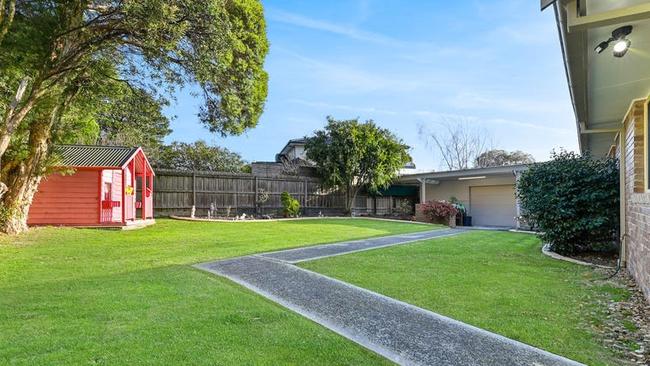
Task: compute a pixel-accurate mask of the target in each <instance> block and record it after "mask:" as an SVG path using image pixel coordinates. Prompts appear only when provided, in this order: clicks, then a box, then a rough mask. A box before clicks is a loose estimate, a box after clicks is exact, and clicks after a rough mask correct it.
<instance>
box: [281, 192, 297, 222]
mask: <svg viewBox="0 0 650 366" xmlns="http://www.w3.org/2000/svg"><path fill="white" fill-rule="evenodd" d="M280 200H281V201H282V214H283V215H284V217H297V216H298V214H299V213H300V202H299V201H298V200H297V199H295V198H293V197H291V195H290V194H289V192H282V195H281V196H280Z"/></svg>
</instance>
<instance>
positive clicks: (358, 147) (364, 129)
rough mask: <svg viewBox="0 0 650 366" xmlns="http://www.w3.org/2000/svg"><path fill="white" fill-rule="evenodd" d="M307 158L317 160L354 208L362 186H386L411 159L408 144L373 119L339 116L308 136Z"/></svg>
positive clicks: (347, 205) (328, 181)
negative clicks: (338, 118) (342, 118)
mask: <svg viewBox="0 0 650 366" xmlns="http://www.w3.org/2000/svg"><path fill="white" fill-rule="evenodd" d="M305 148H306V152H307V158H308V159H309V160H311V161H313V162H314V163H315V164H316V167H317V171H318V174H319V175H320V177H321V178H322V180H323V183H324V185H325V186H327V187H330V188H336V189H340V190H341V191H343V192H344V193H345V210H346V212H347V213H348V214H349V213H351V210H352V204H353V202H354V199H355V197H356V196H357V193H358V192H359V190H360V189H361V188H366V189H367V190H369V191H370V192H377V191H378V190H380V189H383V188H387V187H388V186H389V185H390V183H391V182H392V181H393V180H394V179H395V178H396V177H397V175H398V173H399V169H401V168H402V167H404V164H406V163H408V162H409V161H411V157H410V156H409V153H408V151H409V147H408V146H407V145H405V144H404V143H403V142H402V140H401V139H399V138H398V137H397V136H395V135H394V134H393V133H392V132H390V131H389V130H387V129H384V128H380V127H379V126H377V125H376V124H375V123H374V122H373V121H372V120H369V121H366V122H359V120H358V119H352V120H336V119H334V118H332V117H327V126H325V128H324V129H323V130H319V131H316V132H315V133H314V135H313V136H312V137H309V138H308V139H307V144H306V146H305Z"/></svg>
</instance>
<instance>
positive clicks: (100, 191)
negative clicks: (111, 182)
mask: <svg viewBox="0 0 650 366" xmlns="http://www.w3.org/2000/svg"><path fill="white" fill-rule="evenodd" d="M97 178H98V179H99V183H98V184H97V193H98V194H99V223H100V224H101V223H102V210H103V208H102V201H103V200H104V195H103V194H102V193H103V192H102V183H103V180H104V174H103V171H102V170H101V169H100V170H99V174H98V177H97Z"/></svg>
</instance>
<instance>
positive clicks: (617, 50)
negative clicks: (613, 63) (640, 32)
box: [613, 39, 632, 57]
mask: <svg viewBox="0 0 650 366" xmlns="http://www.w3.org/2000/svg"><path fill="white" fill-rule="evenodd" d="M631 43H632V42H630V40H629V39H621V40H620V41H617V42H616V43H614V48H613V49H614V57H623V56H625V53H627V50H628V49H629V48H630V44H631Z"/></svg>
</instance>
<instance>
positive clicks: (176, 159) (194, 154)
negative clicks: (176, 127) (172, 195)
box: [153, 140, 247, 173]
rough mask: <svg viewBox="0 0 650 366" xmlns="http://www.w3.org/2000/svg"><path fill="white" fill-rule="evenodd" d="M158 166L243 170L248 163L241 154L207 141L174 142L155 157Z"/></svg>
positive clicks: (167, 167)
mask: <svg viewBox="0 0 650 366" xmlns="http://www.w3.org/2000/svg"><path fill="white" fill-rule="evenodd" d="M153 165H154V166H156V167H157V168H165V169H178V170H190V171H191V170H207V171H216V172H231V173H237V172H242V171H243V170H244V169H246V167H247V165H246V162H245V161H244V159H242V157H241V155H239V154H237V153H235V152H232V151H230V150H228V149H224V148H221V147H218V146H210V145H208V144H207V143H206V142H205V141H203V140H199V141H196V142H193V143H185V142H173V143H171V144H170V145H166V146H163V147H162V148H161V149H160V152H159V153H158V156H157V157H156V158H154V160H153Z"/></svg>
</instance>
